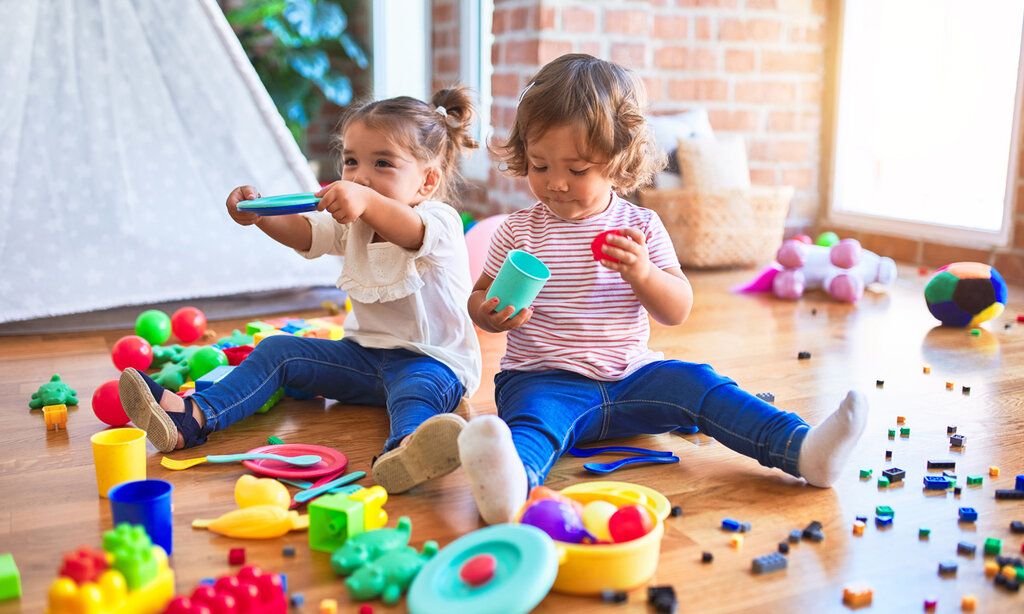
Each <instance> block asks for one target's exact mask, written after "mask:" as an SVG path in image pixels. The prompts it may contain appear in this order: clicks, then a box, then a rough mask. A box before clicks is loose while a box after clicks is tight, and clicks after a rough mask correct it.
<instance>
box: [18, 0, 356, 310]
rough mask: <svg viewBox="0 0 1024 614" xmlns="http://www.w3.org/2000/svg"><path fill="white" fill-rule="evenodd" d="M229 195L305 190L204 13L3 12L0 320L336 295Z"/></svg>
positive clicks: (56, 1) (38, 4)
mask: <svg viewBox="0 0 1024 614" xmlns="http://www.w3.org/2000/svg"><path fill="white" fill-rule="evenodd" d="M243 184H252V185H255V186H256V187H257V189H258V190H259V191H260V192H261V193H262V194H264V195H267V196H269V195H272V194H290V193H295V192H308V191H313V190H315V189H317V183H316V179H315V177H314V176H313V173H312V172H311V171H310V169H309V166H308V164H307V163H306V160H305V159H304V158H303V156H302V153H301V152H300V151H299V149H298V147H297V146H296V144H295V141H294V140H293V139H292V137H291V135H290V134H289V133H288V131H287V129H286V128H285V125H284V121H283V120H282V119H281V117H280V115H279V114H278V112H277V110H276V109H275V107H274V104H273V102H272V101H271V99H270V96H269V95H268V94H267V92H266V90H265V89H264V87H263V85H262V84H261V83H260V81H259V78H258V77H257V75H256V73H255V71H254V70H253V68H252V66H251V65H250V64H249V62H248V60H247V59H246V57H245V52H244V51H243V50H242V48H241V46H240V45H239V43H238V40H237V38H235V35H234V34H233V32H232V31H231V28H230V26H229V25H228V24H227V22H226V20H225V19H224V16H223V14H222V13H221V11H220V9H219V8H218V7H217V5H216V4H215V3H214V2H213V1H212V0H190V1H185V2H162V1H158V0H139V1H135V2H122V1H120V0H34V1H32V2H21V1H19V0H0V322H7V321H12V320H23V319H29V318H36V317H43V316H50V315H59V314H65V313H74V312H81V311H89V310H94V309H103V308H107V307H113V306H119V305H135V304H143V303H151V302H158V301H167V300H176V299H187V298H195V297H200V296H217V295H226V294H237V293H244V292H249V291H260V290H269V289H275V288H285V287H301V286H309V285H329V284H333V283H334V281H335V280H336V279H337V277H338V271H339V268H340V260H339V259H337V258H334V257H327V258H320V259H318V260H313V261H308V260H305V259H304V258H302V257H301V256H299V255H298V254H296V253H295V252H293V251H292V250H291V249H288V248H286V247H284V246H282V245H280V244H278V243H276V242H275V241H273V240H272V239H270V238H269V237H267V236H266V235H264V234H263V233H262V232H260V231H259V230H258V229H256V228H255V227H254V226H253V227H242V226H239V225H237V224H235V223H234V222H233V221H231V218H230V217H229V216H228V214H227V211H226V210H225V207H224V201H225V199H226V198H227V195H228V193H229V192H230V191H231V189H232V188H233V187H235V186H238V185H243Z"/></svg>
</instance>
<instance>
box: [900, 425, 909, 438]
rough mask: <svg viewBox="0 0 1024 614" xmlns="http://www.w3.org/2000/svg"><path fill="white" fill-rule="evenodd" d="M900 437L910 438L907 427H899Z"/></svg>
mask: <svg viewBox="0 0 1024 614" xmlns="http://www.w3.org/2000/svg"><path fill="white" fill-rule="evenodd" d="M900 437H910V427H909V426H902V427H900Z"/></svg>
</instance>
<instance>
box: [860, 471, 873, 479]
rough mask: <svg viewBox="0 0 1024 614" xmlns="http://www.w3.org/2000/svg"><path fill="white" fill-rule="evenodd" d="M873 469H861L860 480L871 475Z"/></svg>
mask: <svg viewBox="0 0 1024 614" xmlns="http://www.w3.org/2000/svg"><path fill="white" fill-rule="evenodd" d="M874 471H875V470H874V469H861V470H860V478H861V479H862V480H866V479H868V478H870V477H871V474H872V473H874Z"/></svg>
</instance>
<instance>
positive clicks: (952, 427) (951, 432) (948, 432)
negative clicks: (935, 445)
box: [946, 425, 956, 435]
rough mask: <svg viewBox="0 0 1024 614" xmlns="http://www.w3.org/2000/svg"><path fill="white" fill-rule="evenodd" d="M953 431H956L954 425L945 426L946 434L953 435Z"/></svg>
mask: <svg viewBox="0 0 1024 614" xmlns="http://www.w3.org/2000/svg"><path fill="white" fill-rule="evenodd" d="M955 433H956V427H955V426H953V425H950V426H947V427H946V434H947V435H953V434H955Z"/></svg>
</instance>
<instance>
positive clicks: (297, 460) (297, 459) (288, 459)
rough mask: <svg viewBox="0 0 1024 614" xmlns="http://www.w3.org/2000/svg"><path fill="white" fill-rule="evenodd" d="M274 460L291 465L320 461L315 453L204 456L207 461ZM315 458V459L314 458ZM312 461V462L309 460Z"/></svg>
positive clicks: (313, 463)
mask: <svg viewBox="0 0 1024 614" xmlns="http://www.w3.org/2000/svg"><path fill="white" fill-rule="evenodd" d="M257 459H261V460H274V461H280V462H282V463H289V464H292V465H303V466H306V465H315V464H317V463H319V462H320V457H319V456H316V455H312V454H310V455H304V456H281V455H280V454H262V453H256V454H213V455H210V456H207V457H206V462H208V463H237V462H238V461H246V460H257ZM314 459H315V460H314ZM310 461H312V462H310Z"/></svg>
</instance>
